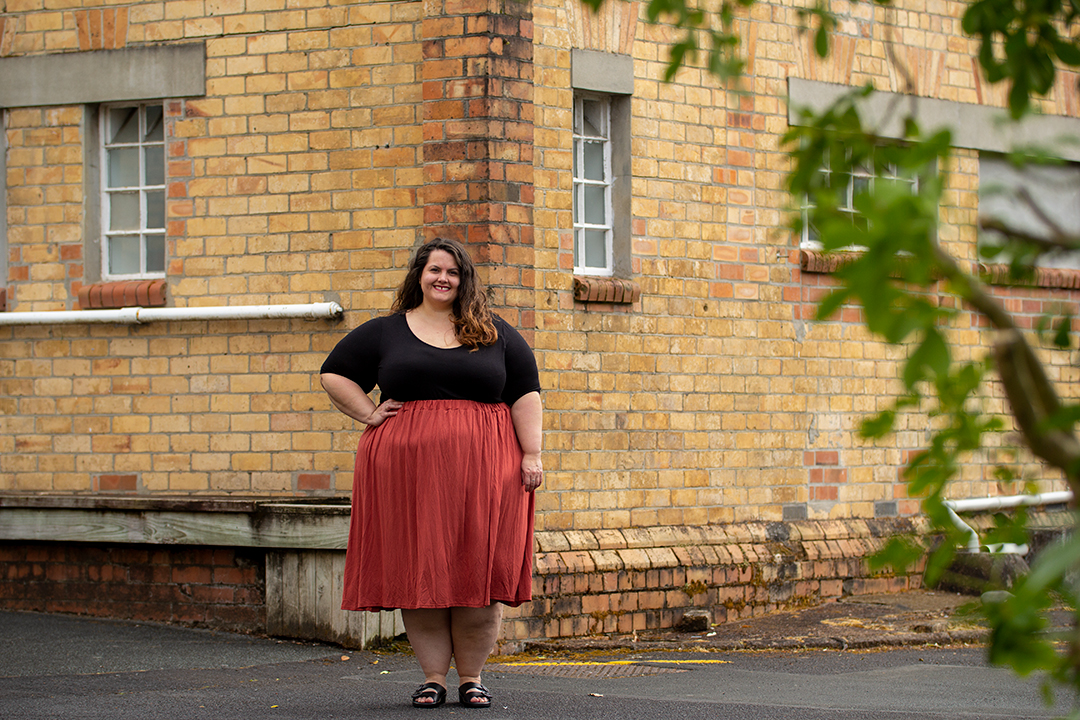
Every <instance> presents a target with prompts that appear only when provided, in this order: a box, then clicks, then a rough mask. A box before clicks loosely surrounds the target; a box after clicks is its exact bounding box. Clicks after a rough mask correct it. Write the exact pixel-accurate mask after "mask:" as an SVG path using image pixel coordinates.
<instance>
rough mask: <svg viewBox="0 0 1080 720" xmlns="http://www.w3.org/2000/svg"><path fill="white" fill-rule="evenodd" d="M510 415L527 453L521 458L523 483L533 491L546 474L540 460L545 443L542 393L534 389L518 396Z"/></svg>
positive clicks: (519, 439) (523, 448)
mask: <svg viewBox="0 0 1080 720" xmlns="http://www.w3.org/2000/svg"><path fill="white" fill-rule="evenodd" d="M510 417H511V418H512V419H513V421H514V432H516V433H517V437H518V442H519V443H521V449H522V450H523V451H524V453H525V457H524V458H522V460H521V484H522V485H523V486H524V487H525V489H526V490H527V491H529V492H532V491H533V490H535V489H536V488H538V487H540V483H541V482H542V481H543V476H544V465H543V463H542V462H541V461H540V451H541V450H543V445H544V406H543V404H542V403H541V402H540V393H538V392H535V391H534V392H530V393H526V394H525V395H522V396H521V397H520V398H518V399H517V400H516V401H515V402H514V404H513V405H512V406H511V407H510Z"/></svg>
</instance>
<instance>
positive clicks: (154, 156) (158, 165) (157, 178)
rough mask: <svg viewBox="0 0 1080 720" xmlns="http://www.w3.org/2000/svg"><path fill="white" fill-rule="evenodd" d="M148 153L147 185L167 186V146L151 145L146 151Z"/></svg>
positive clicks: (146, 167) (146, 166)
mask: <svg viewBox="0 0 1080 720" xmlns="http://www.w3.org/2000/svg"><path fill="white" fill-rule="evenodd" d="M144 152H145V153H146V165H145V172H146V180H145V182H146V184H147V185H164V184H165V146H164V145H151V146H150V147H148V148H146V150H145V151H144Z"/></svg>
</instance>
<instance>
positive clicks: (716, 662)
mask: <svg viewBox="0 0 1080 720" xmlns="http://www.w3.org/2000/svg"><path fill="white" fill-rule="evenodd" d="M730 662H731V661H730V660H604V661H598V662H557V661H551V662H532V661H530V662H508V663H494V664H496V665H506V666H508V667H509V666H512V667H545V666H552V665H557V666H566V665H641V664H643V663H660V664H663V665H726V664H728V663H730Z"/></svg>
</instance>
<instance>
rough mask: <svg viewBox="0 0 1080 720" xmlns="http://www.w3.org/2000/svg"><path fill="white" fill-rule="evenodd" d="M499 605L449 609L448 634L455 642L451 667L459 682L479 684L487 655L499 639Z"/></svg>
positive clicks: (500, 612) (500, 614)
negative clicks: (454, 670)
mask: <svg viewBox="0 0 1080 720" xmlns="http://www.w3.org/2000/svg"><path fill="white" fill-rule="evenodd" d="M501 624H502V605H500V604H499V603H492V604H491V605H488V606H487V607H485V608H463V607H456V608H451V609H450V633H451V635H452V637H453V643H454V666H455V667H456V668H457V674H458V681H459V682H460V683H467V682H476V683H478V682H480V671H481V670H483V669H484V663H485V662H487V659H488V655H490V654H491V651H492V650H493V649H494V648H495V641H496V640H498V639H499V627H500V625H501Z"/></svg>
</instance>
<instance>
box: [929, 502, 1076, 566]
mask: <svg viewBox="0 0 1080 720" xmlns="http://www.w3.org/2000/svg"><path fill="white" fill-rule="evenodd" d="M1072 499H1073V494H1072V490H1059V491H1055V492H1045V493H1040V494H1038V495H1008V496H1005V497H987V498H969V499H967V500H946V501H945V503H944V505H945V508H946V509H947V510H948V511H949V517H950V518H951V519H952V521H953V525H955V526H956V527H957V528H958V529H959V530H962V531H963V532H964V533H965V534H967V548H966V549H967V551H968V552H981V551H982V545H981V544H980V543H979V534H978V533H977V532H975V529H974V528H973V527H971V526H970V525H968V524H967V523H966V522H964V521H963V520H962V519H961V518H960V516H959V515H957V513H962V512H978V511H980V510H1000V509H1002V508H1014V507H1019V506H1021V505H1059V504H1061V503H1067V502H1072ZM987 549H988V550H989V551H990V552H1012V553H1019V554H1021V555H1024V554H1026V553H1027V545H1014V544H1012V543H1002V544H1000V545H992V546H988V548H987Z"/></svg>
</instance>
